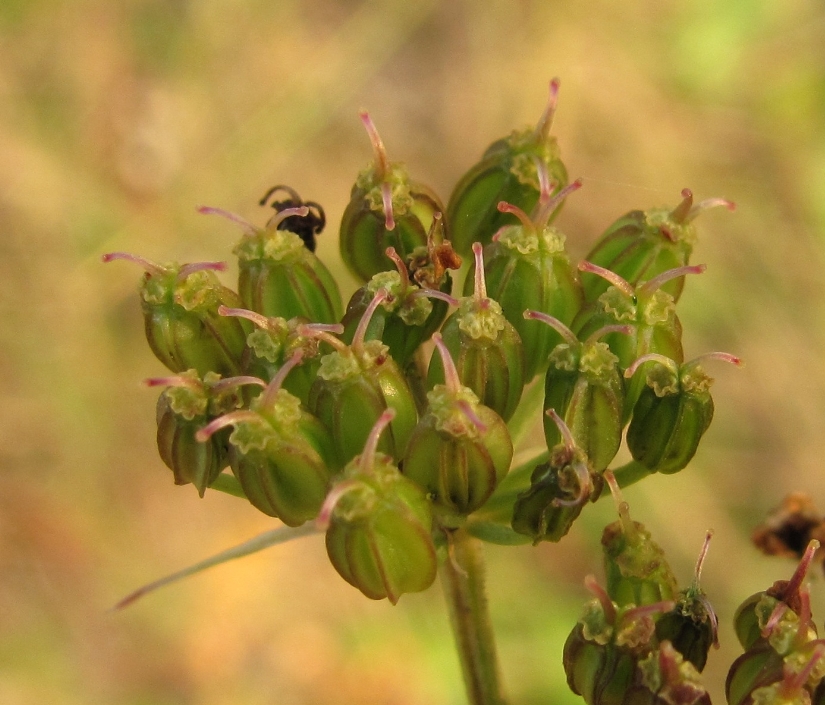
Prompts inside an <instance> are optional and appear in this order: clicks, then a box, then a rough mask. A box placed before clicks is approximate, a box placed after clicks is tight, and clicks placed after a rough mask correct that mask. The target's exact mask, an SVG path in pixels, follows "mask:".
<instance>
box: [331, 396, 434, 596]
mask: <svg viewBox="0 0 825 705" xmlns="http://www.w3.org/2000/svg"><path fill="white" fill-rule="evenodd" d="M394 415H395V412H394V410H392V409H386V410H385V411H384V412H383V413H382V414H380V415H379V417H378V420H377V421H376V422H375V425H374V426H373V428H372V429H371V431H370V434H369V436H368V438H367V441H366V444H365V446H364V449H363V452H362V453H361V454H360V455H358V456H356V457H355V458H354V459H353V460H352V461H351V462H350V463H349V464H348V465H347V467H346V468H345V469H344V472H343V474H342V475H341V478H340V479H339V480H338V481H337V482H336V484H335V485H334V486H333V488H332V490H331V491H330V493H329V495H328V497H327V500H326V502H325V503H324V507H323V509H322V511H321V514H320V516H319V519H318V521H319V525H320V526H321V528H325V529H326V532H327V534H326V546H327V554H328V555H329V559H330V561H331V562H332V565H333V566H334V567H335V570H337V571H338V574H339V575H340V576H341V577H342V578H344V580H346V581H347V582H348V583H350V584H351V585H353V586H355V587H357V588H358V589H359V590H360V591H361V592H362V593H364V594H365V595H366V596H367V597H369V598H371V599H373V600H381V599H383V598H385V597H386V598H388V599H389V601H390V602H392V603H393V604H395V603H396V602H398V599H399V598H400V597H401V595H402V594H404V593H405V592H420V591H422V590H426V589H427V588H428V587H429V586H430V585H431V584H432V582H433V580H435V576H436V568H437V560H436V554H435V546H434V544H433V541H432V537H431V530H432V509H431V507H430V504H429V502H428V501H427V498H426V496H425V494H424V490H422V489H421V488H420V487H419V486H418V485H417V484H416V483H414V482H412V481H411V480H409V479H407V478H406V477H404V476H403V475H402V474H401V473H400V472H399V471H398V468H397V467H396V466H395V464H394V462H393V460H392V458H391V457H389V456H388V455H385V454H384V453H380V452H378V451H377V447H378V445H379V440H378V438H379V436H380V434H381V433H382V431H383V430H384V429H385V428H386V427H387V426H388V425H389V423H390V422H391V421H392V418H393V416H394Z"/></svg>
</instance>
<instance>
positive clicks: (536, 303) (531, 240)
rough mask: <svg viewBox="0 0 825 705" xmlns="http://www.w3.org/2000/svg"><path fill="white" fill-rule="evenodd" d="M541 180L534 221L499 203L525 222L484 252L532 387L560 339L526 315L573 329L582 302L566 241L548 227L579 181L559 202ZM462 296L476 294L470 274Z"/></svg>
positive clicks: (489, 280) (507, 229) (490, 283)
mask: <svg viewBox="0 0 825 705" xmlns="http://www.w3.org/2000/svg"><path fill="white" fill-rule="evenodd" d="M543 168H544V167H543V165H542V169H543ZM542 181H543V184H545V186H544V187H543V189H542V197H541V200H540V201H539V203H538V204H537V205H536V209H535V211H534V213H533V217H532V218H530V217H528V216H527V214H526V213H525V212H524V211H522V210H521V209H520V208H517V207H515V206H512V205H510V204H505V203H500V204H499V210H501V211H503V212H509V213H513V214H514V215H516V216H517V217H518V219H519V220H520V221H521V222H520V223H519V224H518V225H507V226H504V227H503V228H501V230H499V231H498V232H497V233H496V234H495V236H494V237H493V242H491V243H490V244H489V245H487V246H486V247H485V248H484V273H485V282H486V287H487V294H488V296H490V298H492V299H495V300H496V301H497V302H498V303H499V305H500V306H501V310H502V312H503V313H504V317H505V318H506V319H507V320H508V322H509V323H510V324H511V325H512V326H513V327H514V328H515V329H516V331H517V332H518V334H519V337H520V338H521V342H522V346H523V348H524V365H525V370H524V374H525V381H528V382H529V381H530V380H531V379H532V378H533V377H534V376H535V375H536V374H538V373H539V372H540V371H542V370H544V369H546V367H547V360H548V356H549V354H550V351H551V350H552V349H553V348H554V347H555V346H556V345H558V344H559V343H560V342H562V338H561V336H560V335H559V333H557V332H556V331H555V330H554V329H553V328H551V327H549V326H536V325H533V324H532V323H530V322H528V321H526V320H525V319H524V311H525V310H526V309H532V310H535V311H541V312H543V313H547V314H549V315H551V316H553V317H554V318H557V319H559V320H560V321H561V322H562V323H564V324H565V325H570V324H571V323H572V321H573V318H574V317H575V316H576V314H577V313H578V312H579V309H580V308H581V306H582V302H583V300H584V296H583V294H582V290H581V283H580V282H579V275H578V271H577V270H576V269H575V267H573V265H572V264H571V263H570V258H569V257H568V255H567V252H566V251H565V247H564V243H565V236H564V234H563V233H562V232H561V231H559V230H558V228H555V227H553V226H551V225H550V224H549V223H548V219H549V217H550V214H551V213H552V212H553V210H554V208H555V207H556V206H557V205H558V203H560V202H561V201H562V200H563V199H564V198H565V197H566V196H567V195H568V194H569V193H571V192H572V191H575V190H576V189H578V188H579V186H580V185H581V181H580V180H579V181H576V182H574V183H573V184H571V185H570V186H568V187H567V188H565V189H564V190H562V191H561V192H560V193H558V194H557V195H556V197H555V198H551V197H550V192H549V188H548V187H547V186H546V183H547V182H546V180H544V179H543V180H542ZM464 293H465V295H469V294H470V293H472V279H471V275H470V276H468V277H467V281H466V283H465V286H464Z"/></svg>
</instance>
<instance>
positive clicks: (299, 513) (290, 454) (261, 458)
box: [196, 352, 340, 526]
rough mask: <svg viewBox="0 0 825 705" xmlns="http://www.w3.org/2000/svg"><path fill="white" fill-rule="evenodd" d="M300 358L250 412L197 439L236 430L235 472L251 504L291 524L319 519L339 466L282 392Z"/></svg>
mask: <svg viewBox="0 0 825 705" xmlns="http://www.w3.org/2000/svg"><path fill="white" fill-rule="evenodd" d="M299 359H300V352H296V353H295V354H294V355H293V357H292V358H291V359H290V361H289V362H288V363H286V364H285V365H284V366H283V367H282V368H281V369H280V371H279V372H278V374H276V375H275V377H274V378H273V379H272V381H271V382H270V383H269V385H268V386H267V388H266V390H265V391H264V392H263V393H262V394H261V395H260V396H259V397H256V398H255V399H253V401H252V403H251V405H250V408H249V409H248V410H239V411H233V412H230V413H228V414H225V415H223V416H221V417H219V418H217V419H215V420H214V421H212V422H211V423H210V424H208V425H207V426H205V427H204V428H202V429H201V430H200V431H199V432H198V434H197V435H196V438H197V439H198V440H199V441H202V442H206V441H208V440H209V438H211V436H212V435H213V434H214V433H215V432H217V431H220V430H221V429H223V428H226V427H227V426H234V427H235V430H234V431H233V432H232V434H231V435H230V437H229V441H230V443H231V444H232V453H231V454H230V464H231V466H232V472H233V473H234V474H235V477H237V478H238V482H240V484H241V487H242V488H243V490H244V493H245V494H246V496H247V497H248V498H249V501H250V502H251V503H252V505H253V506H255V507H256V508H258V509H260V510H261V511H262V512H264V514H268V515H270V516H274V517H278V518H279V519H280V520H281V521H283V522H284V524H286V525H288V526H299V525H300V524H303V523H304V522H305V521H308V520H309V519H313V518H314V517H315V516H317V514H318V512H319V510H320V509H321V505H322V504H323V501H324V498H325V497H326V493H327V489H328V486H329V480H330V477H331V475H332V473H333V472H334V471H335V470H336V468H337V467H340V466H338V465H337V463H336V457H335V452H334V448H333V444H332V439H331V438H330V436H329V433H328V432H327V430H326V429H325V428H324V426H323V425H322V424H321V422H320V421H318V419H316V418H315V417H314V416H313V415H312V414H310V413H309V412H307V411H306V410H305V409H303V408H301V402H300V401H299V400H298V399H297V398H296V397H294V396H293V395H292V394H290V393H289V392H288V391H286V390H285V389H283V388H282V385H283V380H284V377H286V375H287V374H288V373H289V371H290V370H291V369H292V368H293V367H294V366H295V365H296V364H298V360H299Z"/></svg>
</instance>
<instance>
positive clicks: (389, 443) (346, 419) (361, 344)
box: [301, 289, 417, 465]
mask: <svg viewBox="0 0 825 705" xmlns="http://www.w3.org/2000/svg"><path fill="white" fill-rule="evenodd" d="M386 297H387V292H386V291H385V290H383V289H382V290H381V291H379V292H378V293H377V294H376V295H375V297H374V298H373V300H372V302H371V303H370V305H369V307H368V308H367V310H366V311H365V312H364V315H363V316H362V317H361V321H360V323H359V324H358V328H357V330H356V331H355V334H354V335H353V340H352V344H351V345H345V344H344V343H343V342H342V341H340V340H338V339H337V338H334V337H333V336H331V335H329V334H327V333H324V332H322V331H310V330H308V328H307V327H304V328H303V329H301V330H302V332H304V334H306V335H314V336H316V337H318V338H320V339H321V340H323V341H325V342H327V343H329V344H330V345H331V346H332V347H333V348H334V351H333V352H331V353H329V354H328V355H324V356H323V357H322V358H321V367H320V369H319V370H318V377H317V379H316V380H315V382H314V383H313V385H312V388H311V389H310V392H309V409H310V411H312V413H314V414H315V415H316V416H317V417H318V418H319V419H321V421H322V422H323V424H324V425H325V426H326V427H327V428H328V429H329V431H330V433H331V434H332V438H333V442H334V444H335V449H336V452H337V454H338V458H339V461H340V463H341V464H342V465H345V464H346V463H348V462H349V461H350V460H352V459H353V458H354V457H355V456H356V455H358V454H359V453H360V452H361V450H362V449H363V448H364V444H365V443H366V441H367V438H368V437H369V434H370V432H371V430H372V428H373V426H374V425H375V423H376V421H377V420H378V417H379V416H380V415H381V414H382V413H383V411H384V410H385V409H388V408H391V409H394V410H395V412H396V414H395V417H394V418H393V420H392V422H391V423H390V427H389V429H388V431H387V433H385V434H383V436H382V437H381V440H380V441H379V448H380V450H381V451H382V452H385V453H387V454H388V455H390V456H392V457H393V458H395V459H398V460H400V459H401V458H402V457H403V455H404V451H405V450H406V448H407V442H408V441H409V438H410V434H411V433H412V430H413V428H415V423H416V420H417V411H416V405H415V399H414V397H413V394H412V391H411V390H410V387H409V384H408V383H407V380H406V378H405V377H404V374H403V373H402V372H401V369H400V368H399V367H398V365H397V364H396V363H395V361H394V360H393V359H392V357H390V355H389V348H388V347H387V346H386V345H384V343H382V342H381V341H380V340H365V336H366V332H367V329H368V327H369V324H370V319H371V318H372V315H373V314H374V313H375V310H376V309H377V308H378V307H379V306H380V305H381V304H382V303H383V302H384V300H385V299H386Z"/></svg>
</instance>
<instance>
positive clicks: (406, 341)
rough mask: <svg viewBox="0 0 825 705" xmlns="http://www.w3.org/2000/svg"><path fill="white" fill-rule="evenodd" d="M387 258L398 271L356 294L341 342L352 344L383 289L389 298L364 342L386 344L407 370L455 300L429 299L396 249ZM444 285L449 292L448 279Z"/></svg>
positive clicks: (372, 321)
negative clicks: (366, 313) (367, 313)
mask: <svg viewBox="0 0 825 705" xmlns="http://www.w3.org/2000/svg"><path fill="white" fill-rule="evenodd" d="M386 254H387V257H388V258H389V259H391V260H392V261H393V263H394V264H395V267H396V270H397V271H387V272H379V273H378V274H376V275H374V276H373V277H372V279H370V281H369V282H368V283H367V284H366V285H365V286H363V287H361V288H360V289H359V290H358V291H356V292H355V294H353V296H352V298H351V299H350V302H349V303H348V304H347V310H346V313H345V314H344V318H343V319H342V321H341V322H342V323H343V324H344V334H343V336H342V339H343V340H344V342H347V343H349V342H351V341H352V339H353V336H354V335H355V330H356V329H357V327H358V324H359V322H360V320H361V318H362V317H363V315H364V312H365V311H366V310H367V308H368V307H369V305H370V303H371V302H372V300H373V298H375V294H376V293H378V291H379V290H381V289H384V290H386V292H387V298H386V299H384V302H383V303H382V305H381V306H379V307H378V308H377V309H376V310H375V313H373V315H372V317H371V318H370V323H369V326H368V327H367V331H366V333H365V338H366V339H367V340H380V341H381V342H383V343H384V344H385V345H386V346H387V347H388V348H389V352H390V356H391V357H392V359H393V360H395V361H396V362H397V363H398V366H399V367H401V368H402V369H405V368H406V367H407V366H408V364H409V363H410V361H411V360H412V359H413V356H414V355H415V353H416V351H417V350H418V348H419V347H420V346H421V344H422V343H424V342H425V341H426V340H429V339H430V336H432V334H433V333H434V332H435V331H436V330H438V327H439V326H440V325H441V324H442V322H443V321H444V319H445V318H446V316H447V310H448V308H449V305H450V301H451V299H452V297H449V296H447V294H446V293H444V296H439V298H435V297H431V296H429V295H428V294H429V291H428V290H425V289H422V288H421V287H420V286H418V285H417V284H415V283H414V282H413V281H411V280H410V276H409V271H408V270H407V266H406V265H405V264H404V263H403V262H402V261H401V258H400V257H399V256H398V253H397V252H396V251H395V249H394V248H392V247H388V248H387V253H386ZM445 285H446V286H445V288H446V289H449V288H450V287H451V285H452V282H451V280H450V277H449V276H447V281H446V282H445ZM452 301H455V300H454V299H452ZM455 303H456V304H457V303H458V302H457V301H455Z"/></svg>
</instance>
